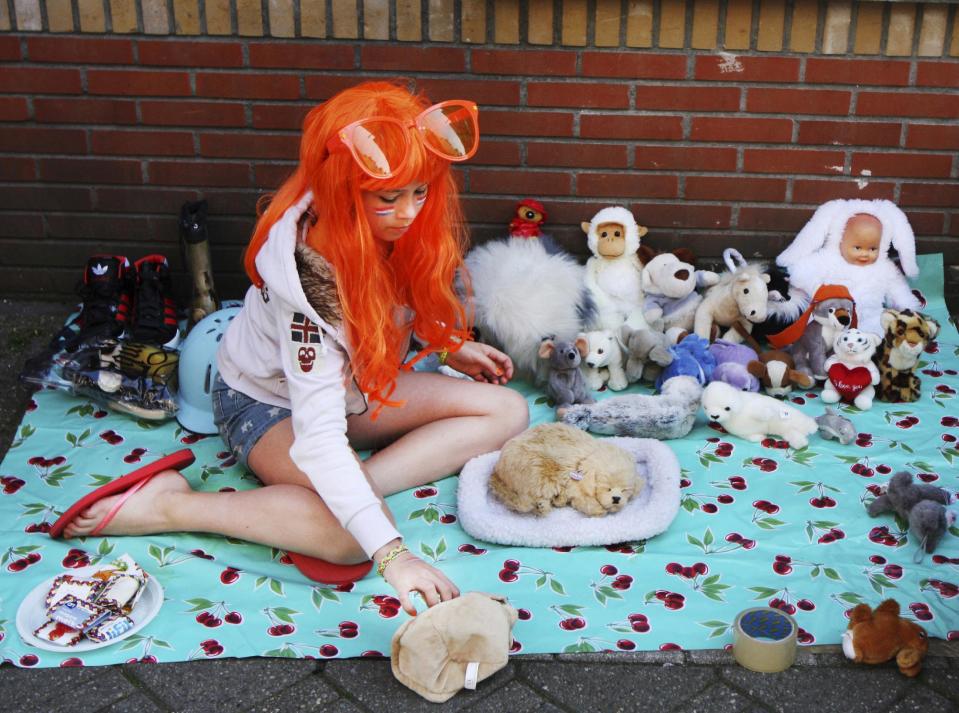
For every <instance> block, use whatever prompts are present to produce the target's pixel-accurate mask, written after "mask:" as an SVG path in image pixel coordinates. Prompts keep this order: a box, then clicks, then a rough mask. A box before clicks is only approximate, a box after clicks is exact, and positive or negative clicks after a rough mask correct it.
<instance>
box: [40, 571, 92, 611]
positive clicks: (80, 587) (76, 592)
mask: <svg viewBox="0 0 959 713" xmlns="http://www.w3.org/2000/svg"><path fill="white" fill-rule="evenodd" d="M101 589H103V581H102V580H99V579H84V578H82V577H74V576H73V575H71V574H61V575H60V576H59V577H57V578H56V579H54V580H53V585H52V586H51V587H50V591H49V592H48V593H47V596H46V598H45V599H44V603H45V604H46V607H47V609H52V608H53V607H54V606H55V605H56V603H57V602H59V601H60V600H61V599H63V598H64V597H65V596H67V595H68V594H69V595H72V596H74V597H76V598H77V599H83V600H85V601H88V602H90V601H94V600H95V599H96V598H97V595H98V594H100V590H101Z"/></svg>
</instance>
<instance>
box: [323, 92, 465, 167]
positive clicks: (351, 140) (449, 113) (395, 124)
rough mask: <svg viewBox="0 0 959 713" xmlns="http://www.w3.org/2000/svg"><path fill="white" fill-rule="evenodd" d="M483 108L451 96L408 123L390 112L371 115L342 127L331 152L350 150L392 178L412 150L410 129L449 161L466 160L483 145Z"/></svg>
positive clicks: (330, 143) (363, 162)
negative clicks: (480, 137) (481, 112)
mask: <svg viewBox="0 0 959 713" xmlns="http://www.w3.org/2000/svg"><path fill="white" fill-rule="evenodd" d="M478 117H479V108H478V107H477V106H476V104H475V103H473V102H470V101H464V100H461V99H450V100H448V101H445V102H440V103H439V104H434V105H433V106H431V107H429V108H427V109H424V110H423V111H422V112H421V113H420V115H419V116H417V117H416V118H415V119H413V121H411V122H409V123H406V124H404V123H403V122H402V121H400V120H399V119H394V118H392V117H389V116H370V117H367V118H365V119H360V120H359V121H354V122H353V123H352V124H349V125H347V126H344V127H343V128H342V129H340V130H339V131H338V132H337V133H336V136H333V137H332V138H331V139H330V140H329V141H327V143H326V149H327V151H329V152H330V153H333V152H334V151H346V150H349V152H350V153H351V154H353V158H354V160H355V161H356V163H357V164H358V165H359V167H360V168H362V169H363V171H364V172H365V173H366V174H367V175H369V176H371V177H372V178H392V177H393V176H395V175H396V174H397V173H398V172H399V170H400V169H401V168H402V167H403V164H405V163H406V160H407V158H408V157H409V154H410V135H409V130H410V129H417V130H418V131H419V132H420V135H421V136H422V137H423V144H424V145H425V146H426V148H427V149H429V150H430V151H432V152H433V153H434V154H436V155H437V156H439V157H440V158H444V159H446V160H447V161H465V160H467V159H468V158H471V157H472V156H473V154H475V153H476V149H477V148H479V118H478Z"/></svg>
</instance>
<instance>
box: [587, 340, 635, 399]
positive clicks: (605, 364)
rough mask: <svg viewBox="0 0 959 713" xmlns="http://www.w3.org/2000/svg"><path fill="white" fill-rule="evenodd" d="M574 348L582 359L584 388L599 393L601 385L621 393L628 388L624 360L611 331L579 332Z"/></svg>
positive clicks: (617, 341) (620, 348)
mask: <svg viewBox="0 0 959 713" xmlns="http://www.w3.org/2000/svg"><path fill="white" fill-rule="evenodd" d="M576 348H577V349H579V353H580V356H582V358H583V361H582V363H581V364H580V369H582V370H583V376H584V377H585V378H586V386H588V387H589V388H591V389H592V390H593V391H599V390H600V389H601V388H603V384H608V385H609V388H610V389H612V390H613V391H622V390H623V389H625V388H626V387H627V386H629V382H628V381H627V380H626V370H625V362H626V358H625V355H624V354H623V350H622V347H621V346H620V344H619V340H618V339H617V338H616V335H615V334H614V333H613V331H612V330H609V329H599V330H593V331H592V332H580V333H579V334H578V335H576Z"/></svg>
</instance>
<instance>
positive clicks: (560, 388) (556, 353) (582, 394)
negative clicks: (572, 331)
mask: <svg viewBox="0 0 959 713" xmlns="http://www.w3.org/2000/svg"><path fill="white" fill-rule="evenodd" d="M539 358H540V359H545V360H546V364H547V367H548V369H549V374H548V377H547V380H546V395H547V396H549V397H550V398H551V399H552V400H553V402H554V403H555V404H556V407H557V408H561V407H563V406H570V405H571V404H591V403H595V399H593V397H592V396H590V395H589V390H588V389H587V388H586V379H585V378H584V377H583V372H582V371H580V369H579V363H580V361H582V356H581V355H580V353H579V350H578V349H577V348H576V345H575V344H573V343H572V342H563V341H553V340H552V339H544V340H543V341H542V342H541V343H540V345H539Z"/></svg>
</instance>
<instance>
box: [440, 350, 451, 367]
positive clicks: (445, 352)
mask: <svg viewBox="0 0 959 713" xmlns="http://www.w3.org/2000/svg"><path fill="white" fill-rule="evenodd" d="M449 358H450V352H449V349H444V350H443V351H441V352H440V356H439V362H440V366H446V360H447V359H449Z"/></svg>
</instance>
